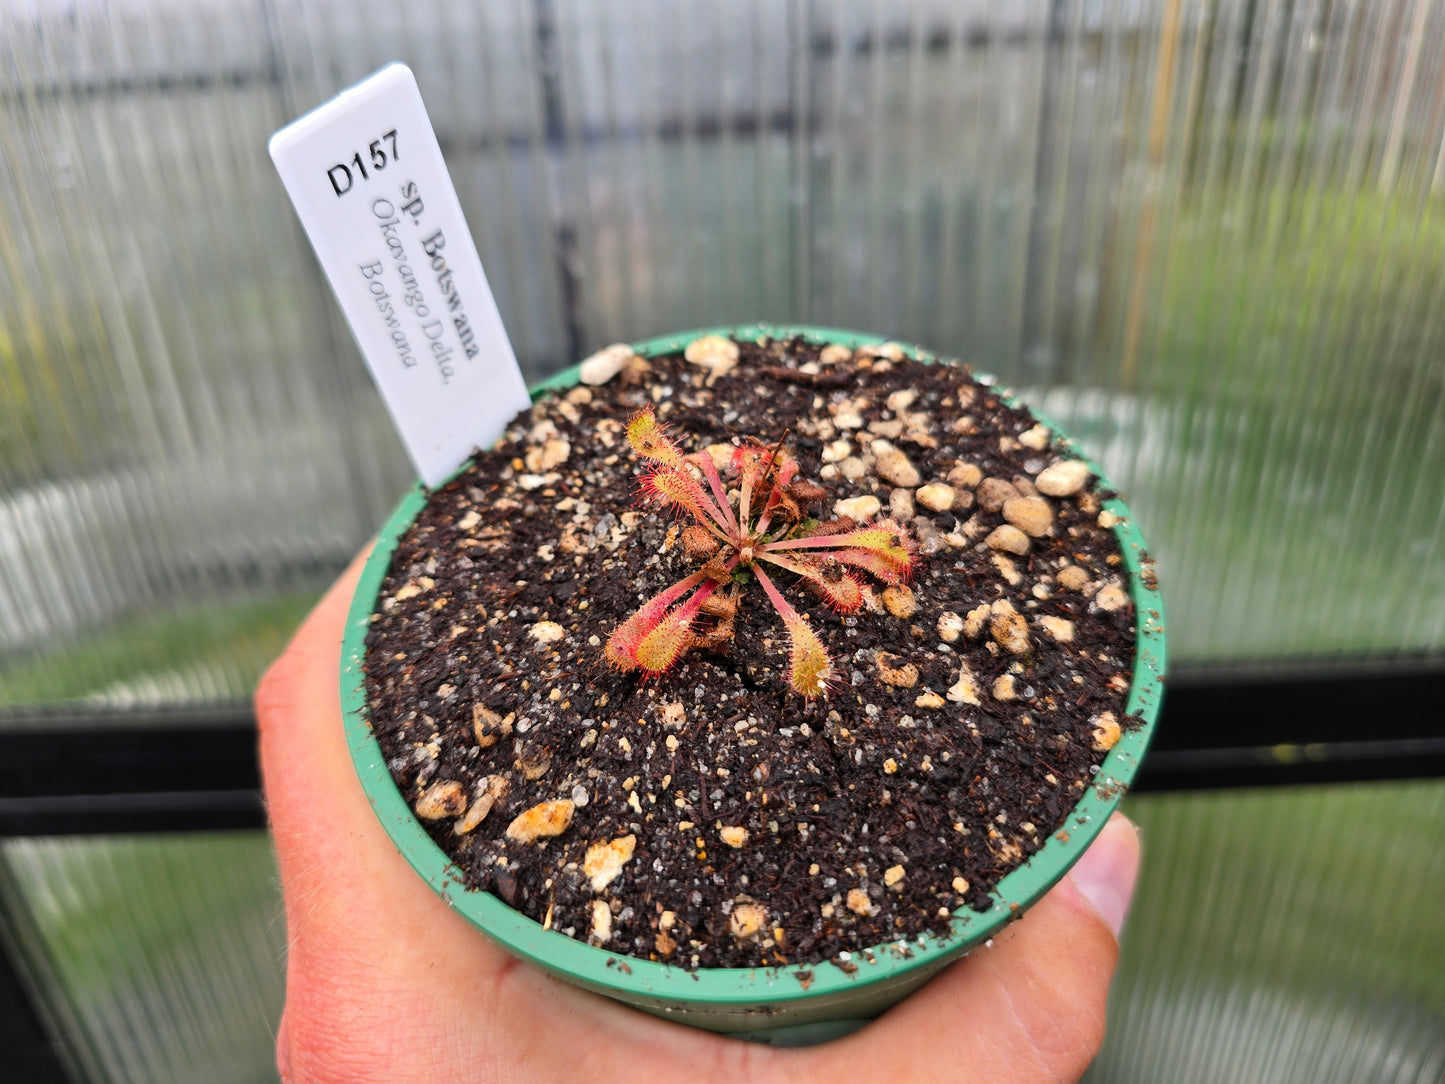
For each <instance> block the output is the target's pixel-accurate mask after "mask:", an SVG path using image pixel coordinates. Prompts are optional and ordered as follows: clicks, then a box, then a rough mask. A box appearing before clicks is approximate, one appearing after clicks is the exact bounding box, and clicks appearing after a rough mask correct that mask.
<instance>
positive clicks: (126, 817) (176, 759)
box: [0, 667, 1445, 837]
mask: <svg viewBox="0 0 1445 1084" xmlns="http://www.w3.org/2000/svg"><path fill="white" fill-rule="evenodd" d="M1409 778H1415V779H1419V778H1445V669H1440V668H1438V667H1437V668H1432V669H1430V670H1426V671H1411V672H1400V671H1391V672H1382V673H1377V674H1355V675H1347V676H1329V675H1307V676H1305V677H1294V678H1276V679H1265V678H1252V679H1250V680H1249V681H1247V682H1239V683H1226V682H1219V681H1207V680H1201V679H1198V678H1195V679H1192V680H1185V681H1183V682H1180V683H1177V684H1172V685H1171V686H1170V687H1169V691H1168V693H1167V696H1166V699H1165V703H1164V707H1163V710H1162V712H1161V715H1160V720H1159V725H1158V729H1157V731H1156V733H1155V738H1154V742H1153V744H1152V746H1151V748H1150V751H1149V755H1148V756H1147V757H1146V759H1145V761H1144V766H1143V768H1142V769H1141V770H1140V773H1139V777H1138V779H1137V780H1136V782H1135V788H1134V789H1135V790H1136V791H1154V792H1157V791H1168V790H1189V789H1197V788H1221V787H1256V786H1293V785H1298V784H1305V783H1339V782H1361V781H1366V780H1380V779H1409ZM264 826H265V813H264V808H263V806H262V803H261V797H260V773H259V770H258V768H257V763H256V731H255V721H254V719H253V717H252V714H251V710H250V707H249V706H248V705H244V704H237V705H229V706H223V707H219V708H197V709H186V708H175V709H167V710H158V711H147V712H141V713H104V714H95V713H89V712H83V711H67V712H55V711H37V712H31V713H27V714H24V715H17V714H14V713H10V714H0V837H6V836H45V835H75V834H81V835H89V834H107V833H118V832H186V831H216V830H226V829H258V828H263V827H264Z"/></svg>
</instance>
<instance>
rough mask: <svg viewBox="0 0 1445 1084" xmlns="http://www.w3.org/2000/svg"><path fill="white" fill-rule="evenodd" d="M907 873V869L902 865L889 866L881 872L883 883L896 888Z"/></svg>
mask: <svg viewBox="0 0 1445 1084" xmlns="http://www.w3.org/2000/svg"><path fill="white" fill-rule="evenodd" d="M907 875H908V873H907V871H906V870H905V869H904V868H903V867H902V866H889V867H888V869H887V870H885V871H884V873H883V883H884V884H885V885H887V886H888V887H889V888H896V887H898V886H899V885H900V884H901V883H902V881H903V878H904V877H906V876H907Z"/></svg>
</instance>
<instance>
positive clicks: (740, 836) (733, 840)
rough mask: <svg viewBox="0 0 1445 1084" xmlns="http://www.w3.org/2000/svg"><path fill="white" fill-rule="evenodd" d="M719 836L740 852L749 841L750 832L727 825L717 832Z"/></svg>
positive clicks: (736, 826)
mask: <svg viewBox="0 0 1445 1084" xmlns="http://www.w3.org/2000/svg"><path fill="white" fill-rule="evenodd" d="M717 834H718V836H719V837H720V838H721V839H722V841H723V842H724V843H726V844H727V845H728V846H729V847H731V848H732V849H733V850H739V849H740V848H742V847H743V845H744V844H746V843H747V841H748V830H747V829H746V828H743V827H741V826H740V825H735V824H725V825H723V826H722V827H721V828H719V829H718V830H717Z"/></svg>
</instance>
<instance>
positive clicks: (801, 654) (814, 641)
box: [783, 617, 837, 700]
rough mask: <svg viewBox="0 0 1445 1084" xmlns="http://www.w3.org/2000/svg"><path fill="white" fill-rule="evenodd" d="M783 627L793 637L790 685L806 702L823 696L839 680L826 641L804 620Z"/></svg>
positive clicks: (789, 674)
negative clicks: (825, 648)
mask: <svg viewBox="0 0 1445 1084" xmlns="http://www.w3.org/2000/svg"><path fill="white" fill-rule="evenodd" d="M783 624H784V625H785V626H786V627H787V630H788V635H789V636H790V637H791V638H792V647H791V648H790V649H789V651H788V684H789V685H790V686H791V687H792V689H793V691H794V692H795V693H798V694H799V695H801V696H803V697H804V698H805V699H808V700H812V699H813V698H814V697H817V696H822V695H823V694H825V693H826V692H827V691H828V689H829V687H830V686H831V685H832V684H833V682H834V680H835V679H836V677H837V675H836V674H835V673H834V671H833V662H832V660H831V659H829V658H828V652H827V651H826V650H824V648H823V642H822V641H821V640H819V639H818V636H817V634H816V633H815V632H814V631H813V630H812V629H811V628H809V627H808V623H807V622H806V621H804V620H803V619H802V618H801V617H800V618H798V619H797V620H796V621H785V622H784V623H783Z"/></svg>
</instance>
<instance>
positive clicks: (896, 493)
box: [888, 486, 915, 523]
mask: <svg viewBox="0 0 1445 1084" xmlns="http://www.w3.org/2000/svg"><path fill="white" fill-rule="evenodd" d="M888 511H890V512H891V513H893V515H894V517H895V518H896V519H900V520H902V521H903V522H904V523H907V522H908V521H909V520H910V519H912V518H913V516H914V512H915V509H914V507H913V490H911V489H904V488H903V487H902V486H899V487H898V488H897V489H895V490H893V491H892V492H891V493H889V494H888Z"/></svg>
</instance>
